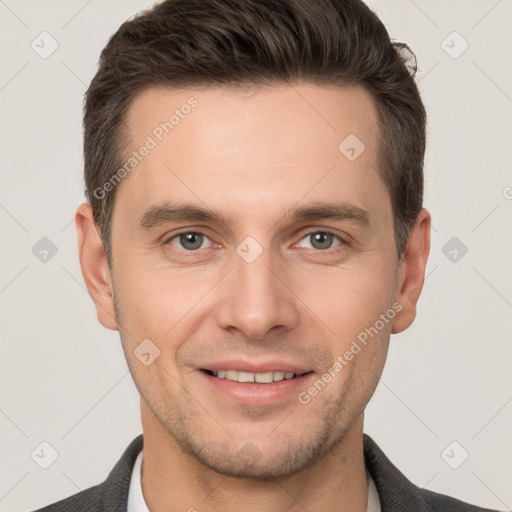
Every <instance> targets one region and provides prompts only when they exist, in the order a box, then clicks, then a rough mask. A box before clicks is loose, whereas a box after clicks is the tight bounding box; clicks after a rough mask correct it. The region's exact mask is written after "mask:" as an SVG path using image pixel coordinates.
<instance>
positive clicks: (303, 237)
mask: <svg viewBox="0 0 512 512" xmlns="http://www.w3.org/2000/svg"><path fill="white" fill-rule="evenodd" d="M316 233H323V234H327V235H332V236H333V237H334V238H337V239H338V241H339V242H340V243H339V245H336V246H334V247H330V248H328V249H324V250H322V249H314V248H313V250H316V251H318V252H324V253H328V252H331V251H336V250H340V249H341V248H343V247H344V246H345V247H346V246H348V245H349V243H348V242H347V241H346V240H344V239H343V238H341V236H340V235H337V234H336V233H334V232H332V231H328V230H319V229H315V230H312V231H309V232H307V233H304V235H303V236H302V237H301V238H300V241H302V240H304V239H305V238H307V237H308V236H311V235H314V234H316ZM187 234H194V235H203V236H204V237H206V238H210V237H209V236H208V235H207V234H206V233H204V232H203V231H196V230H195V231H191V230H188V231H180V232H179V233H175V234H174V235H172V236H171V237H169V238H166V239H165V240H164V242H163V245H168V244H169V243H170V242H171V240H174V239H175V238H178V237H179V236H181V235H187ZM308 249H309V248H308ZM178 250H181V251H182V252H187V253H191V254H194V253H197V252H199V250H200V249H196V250H191V251H190V250H186V249H178Z"/></svg>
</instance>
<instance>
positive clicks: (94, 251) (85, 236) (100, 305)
mask: <svg viewBox="0 0 512 512" xmlns="http://www.w3.org/2000/svg"><path fill="white" fill-rule="evenodd" d="M75 225H76V231H77V235H78V253H79V257H80V266H81V268H82V275H83V277H84V281H85V284H86V286H87V290H88V292H89V294H90V296H91V298H92V300H93V301H94V304H95V306H96V313H97V315H98V320H99V321H100V323H101V324H102V325H103V326H104V327H106V328H107V329H112V330H118V325H117V321H116V315H115V309H114V297H113V288H112V277H111V275H110V269H109V268H108V264H107V258H106V255H105V250H104V248H103V244H102V242H101V239H100V236H99V234H98V232H97V230H96V223H95V221H94V217H93V214H92V208H91V205H90V204H89V203H83V204H81V205H80V206H79V207H78V209H77V211H76V215H75Z"/></svg>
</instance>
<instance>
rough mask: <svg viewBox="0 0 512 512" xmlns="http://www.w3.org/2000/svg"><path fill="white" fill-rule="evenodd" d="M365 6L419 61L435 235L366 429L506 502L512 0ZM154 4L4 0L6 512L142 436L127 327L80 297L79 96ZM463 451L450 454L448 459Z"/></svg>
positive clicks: (434, 469) (83, 483) (400, 453)
mask: <svg viewBox="0 0 512 512" xmlns="http://www.w3.org/2000/svg"><path fill="white" fill-rule="evenodd" d="M369 3H370V5H371V6H372V7H373V8H374V9H375V10H376V11H377V13H378V14H379V15H380V16H381V18H382V19H383V21H384V22H385V23H386V26H387V27H388V30H389V32H390V34H391V36H392V37H393V38H394V39H397V40H402V41H406V42H407V43H408V44H409V45H410V46H411V47H412V49H413V50H414V51H415V53H416V55H417V57H418V63H419V68H420V70H419V72H418V74H417V80H418V82H419V87H420V89H421V92H422V95H423V99H424V101H425V104H426V107H427V110H428V116H429V129H428V135H429V140H428V150H427V156H426V168H425V172H426V200H425V206H426V207H427V208H428V209H429V210H430V211H431V213H432V216H433V225H434V229H433V232H432V250H431V256H430V262H429V265H428V277H427V279H426V282H425V288H424V292H423V297H422V299H421V300H420V306H419V317H418V319H417V320H416V322H415V323H414V325H413V326H412V327H411V328H410V329H409V330H408V331H407V332H405V333H403V334H400V335H397V336H393V337H392V341H391V348H390V353H389V359H388V363H387V367H386V369H385V371H384V374H383V377H382V381H381V383H380V384H379V386H378V389H377V391H376V393H375V395H374V398H373V399H372V401H371V403H370V405H369V407H368V410H367V416H366V427H365V430H366V432H367V433H369V434H370V435H371V436H372V437H373V438H374V439H375V440H376V441H377V442H378V443H379V444H380V446H381V447H382V448H383V449H384V451H385V452H386V453H387V455H388V456H389V457H390V458H391V460H392V461H393V462H394V463H395V464H396V465H397V466H398V467H399V468H400V469H401V470H402V471H403V472H404V473H405V474H406V475H407V476H408V477H409V478H410V479H411V480H412V481H413V482H415V483H416V484H417V485H419V486H422V487H423V486H424V487H426V488H428V489H431V490H433V491H437V492H442V493H447V494H451V495H454V496H456V497H458V498H460V499H463V500H466V501H469V502H473V503H475V504H478V505H480V506H487V507H493V508H498V509H501V510H510V507H511V506H512V486H511V485H510V483H511V482H512V461H511V453H512V436H511V435H510V434H511V432H512V428H511V427H512V403H511V402H512V386H511V372H510V366H511V364H510V363H511V360H512V359H511V355H512V347H511V343H510V340H511V325H512V322H511V321H510V320H511V308H512V303H511V301H512V289H511V283H512V280H511V273H512V271H511V265H510V262H511V261H512V244H511V237H510V215H511V209H512V200H511V197H512V188H510V187H512V175H511V173H510V169H511V161H512V158H511V146H512V133H511V132H512V123H511V112H512V99H511V98H512V66H511V53H512V40H511V39H512V36H511V33H512V30H511V29H512V27H511V25H512V23H511V20H512V16H511V15H512V4H511V1H510V0H500V1H496V0H471V1H469V0H464V1H462V0H459V1H455V0H452V1H446V0H436V1H432V0H429V1H427V0H421V1H420V0H414V1H412V0H401V1H400V2H399V1H397V0H395V1H391V0H372V1H370V2H369ZM149 5H150V2H149V0H148V1H142V0H129V1H127V0H123V1H121V0H116V1H110V2H101V1H99V0H89V1H84V0H72V1H66V2H64V1H61V2H58V1H56V0H53V1H38V2H34V1H28V0H18V1H15V0H5V1H1V0H0V16H1V32H0V37H1V48H2V57H1V77H0V107H1V116H0V119H1V134H0V144H1V162H0V172H1V191H0V219H1V225H2V232H1V240H2V251H1V253H0V254H1V265H0V272H1V275H0V307H1V313H2V321H1V327H2V345H1V350H2V353H1V358H0V365H1V367H0V371H1V403H0V413H1V414H0V427H1V432H2V435H1V437H0V443H1V446H0V448H1V456H0V464H1V468H0V470H1V478H0V510H1V511H22V510H30V509H32V508H36V507H39V506H42V505H44V504H47V503H49V502H53V501H56V500H58V499H61V498H63V497H65V496H68V495H71V494H74V493H76V492H78V491H79V490H81V489H85V488H87V487H90V486H91V485H94V484H97V483H99V482H101V481H103V480H104V479H105V478H106V476H107V474H108V473H109V472H110V470H111V469H112V467H113V465H114V463H115V462H116V461H117V460H118V458H119V457H120V455H121V453H122V452H123V451H124V449H125V448H126V446H127V445H128V443H129V442H130V441H131V440H132V439H133V438H134V437H135V436H136V435H137V434H139V433H140V432H141V424H140V419H139V408H138V407H139V398H138V393H137V390H136V388H135V386H134V384H133V382H132V380H131V377H130V375H129V373H128V369H127V365H126V362H125V360H124V356H123V353H122V350H121V345H120V341H119V336H118V333H117V332H112V331H108V330H106V329H104V328H103V327H102V326H101V325H100V324H99V323H98V321H97V319H96V314H95V310H94V307H93V303H92V300H91V299H90V297H89V295H88V293H87V291H86V290H85V287H84V283H83V279H82V276H81V271H80V267H79V262H78V253H77V248H76V245H77V244H76V233H75V227H74V223H73V217H74V212H75V210H76V207H77V205H78V204H79V203H80V202H82V200H83V196H82V154H81V151H82V148H81V144H82V140H81V137H82V133H81V131H82V129H81V107H82V95H83V93H84V92H85V90H86V86H87V84H88V83H89V82H90V80H91V78H92V76H93V74H94V73H95V70H96V63H97V60H98V57H99V54H100V51H101V49H102V48H103V46H104V45H105V44H106V42H107V39H108V37H109V36H110V35H111V34H112V33H113V32H114V31H115V30H116V29H117V28H118V26H119V25H120V24H121V22H122V21H124V20H125V19H127V18H128V17H130V16H132V15H133V14H135V13H136V12H137V11H139V10H140V9H142V8H145V7H147V6H149ZM43 31H47V32H49V33H50V34H51V36H52V37H53V38H54V39H55V40H56V41H57V42H58V45H59V47H58V49H57V50H56V51H55V53H53V54H52V55H51V56H50V57H49V58H47V59H43V58H41V57H40V56H39V55H38V54H37V53H36V52H35V51H34V50H33V49H32V48H31V43H32V41H33V40H36V42H37V41H38V40H39V39H37V38H38V36H39V34H40V33H41V32H43ZM453 31H457V32H458V33H459V34H460V35H461V36H462V37H463V38H464V39H465V40H466V41H467V43H468V44H469V47H468V49H467V50H466V51H465V52H464V53H463V54H462V55H460V56H459V57H458V58H452V57H451V56H450V55H448V54H447V53H446V51H445V49H443V47H442V46H441V44H442V41H444V40H446V42H445V44H444V46H445V48H447V49H448V50H449V51H450V52H451V53H452V54H454V53H456V52H458V51H459V50H460V49H461V48H462V46H461V44H463V41H462V40H460V39H457V36H453V35H450V34H452V32H453ZM447 37H448V39H446V38H447ZM40 44H41V43H40ZM447 46H448V47H447ZM449 47H452V48H449ZM46 48H48V46H46ZM507 187H508V188H507ZM42 237H48V238H49V239H50V240H51V241H52V242H53V243H54V244H55V245H56V246H57V248H58V252H57V254H56V255H55V256H53V257H52V258H51V259H49V261H47V262H46V263H43V262H41V261H40V260H39V259H38V258H36V256H35V255H34V254H33V253H32V247H33V246H34V245H35V244H36V243H37V242H38V241H39V240H40V239H41V238H42ZM452 237H457V238H458V239H459V240H460V241H461V242H462V243H464V244H465V246H467V248H468V252H467V254H465V255H464V256H461V254H462V253H461V252H460V250H459V252H458V261H456V262H452V261H450V259H449V258H448V257H447V256H445V254H444V253H443V251H442V248H443V247H444V246H445V244H446V243H447V242H448V241H449V240H450V239H451V238H452ZM449 250H452V249H451V248H450V247H449ZM445 252H447V253H448V252H449V251H448V250H445ZM451 257H453V253H452V255H451ZM43 441H46V442H48V443H50V444H51V445H52V446H53V447H54V448H55V449H56V450H57V452H58V453H59V457H58V459H57V460H56V461H55V462H54V463H53V464H52V465H51V466H50V467H49V468H48V469H42V468H41V467H39V465H37V464H36V463H35V462H34V460H33V459H32V458H31V453H32V452H33V451H34V450H35V449H36V448H38V447H39V445H40V443H41V442H43ZM452 441H457V442H458V443H459V444H460V446H461V447H463V448H462V449H464V450H466V451H467V452H468V453H469V458H468V459H467V460H466V461H465V462H464V463H463V464H462V465H461V466H460V467H459V469H452V468H451V467H449V465H448V464H447V463H446V460H448V459H447V458H446V457H445V458H444V459H443V457H442V456H441V454H442V453H443V450H444V449H445V448H446V447H447V446H448V445H449V444H450V443H452ZM462 449H461V448H458V447H456V448H455V450H454V451H453V452H452V451H451V450H448V454H449V455H450V456H451V457H449V459H450V462H451V463H452V464H453V461H455V462H456V461H457V460H458V459H459V457H461V453H462V451H461V450H462Z"/></svg>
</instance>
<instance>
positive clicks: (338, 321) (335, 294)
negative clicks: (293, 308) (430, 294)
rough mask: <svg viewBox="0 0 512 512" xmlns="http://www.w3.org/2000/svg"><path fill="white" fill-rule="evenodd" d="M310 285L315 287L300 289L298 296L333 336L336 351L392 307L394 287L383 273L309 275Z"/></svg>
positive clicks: (350, 271)
mask: <svg viewBox="0 0 512 512" xmlns="http://www.w3.org/2000/svg"><path fill="white" fill-rule="evenodd" d="M310 282H314V283H315V285H314V286H309V287H303V290H302V293H301V294H299V296H300V297H301V298H303V300H304V303H305V304H306V305H308V306H309V308H311V310H312V311H314V312H315V314H317V315H318V317H319V319H321V320H322V321H323V323H324V324H325V325H327V326H328V328H329V330H330V331H332V332H331V334H333V333H334V336H333V337H332V338H333V339H335V340H336V343H337V344H339V345H341V346H339V347H338V349H342V348H343V347H344V346H345V345H346V344H350V342H351V341H352V340H353V339H354V338H356V337H357V336H358V335H359V333H361V332H362V331H364V329H365V328H368V327H369V326H371V325H374V324H375V322H376V321H377V320H378V319H379V318H380V315H381V314H384V313H385V312H386V311H387V310H388V309H389V308H390V306H391V304H392V298H393V290H394V289H393V284H392V280H391V279H389V278H388V277H386V273H385V272H375V271H372V272H370V271H368V270H365V269H364V268H358V269H338V270H337V271H336V272H331V273H324V275H322V274H320V273H319V274H318V275H317V276H312V279H311V281H310ZM379 325H380V324H379ZM384 331H385V329H384Z"/></svg>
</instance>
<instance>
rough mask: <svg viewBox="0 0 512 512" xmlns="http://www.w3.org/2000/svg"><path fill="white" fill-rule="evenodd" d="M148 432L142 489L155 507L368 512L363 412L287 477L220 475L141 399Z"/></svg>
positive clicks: (156, 511) (170, 511)
mask: <svg viewBox="0 0 512 512" xmlns="http://www.w3.org/2000/svg"><path fill="white" fill-rule="evenodd" d="M141 412H142V426H143V434H144V458H143V465H142V478H141V480H142V491H143V495H144V499H145V501H146V503H147V505H148V507H149V509H150V510H151V512H163V511H164V510H165V511H166V512H174V511H189V512H199V511H201V512H206V511H211V512H214V511H215V512H217V511H218V512H220V511H222V512H231V511H239V510H244V511H247V512H253V511H261V510H265V511H268V512H295V511H299V510H300V511H304V510H337V511H340V512H348V511H351V512H365V511H366V507H367V497H368V485H367V480H366V472H365V465H364V455H363V438H362V436H363V415H361V416H360V417H359V418H357V419H356V421H354V423H353V424H352V425H351V427H350V428H349V430H348V431H347V432H346V434H345V435H344V437H343V438H342V440H341V441H340V442H339V443H338V444H337V445H336V446H335V447H334V449H332V450H330V451H329V453H328V454H326V455H325V456H323V457H322V458H320V459H318V460H317V461H316V462H315V463H314V464H312V465H310V466H308V467H307V468H305V469H304V470H302V471H300V472H298V473H296V474H293V475H290V476H287V477H282V478H275V479H267V480H255V479H243V478H233V477H228V476H225V475H221V474H219V473H217V472H215V471H213V470H211V469H209V468H207V467H205V466H204V465H202V464H201V463H200V462H199V461H197V460H196V459H195V458H194V457H192V456H191V455H190V454H189V453H188V452H186V451H184V450H183V449H182V448H181V446H179V445H178V444H177V443H176V441H175V439H174V438H173V437H172V436H171V435H170V434H169V433H168V432H167V431H166V430H165V429H164V428H163V427H162V426H161V424H160V423H159V422H158V420H157V419H156V418H155V417H154V416H153V414H152V413H151V411H150V410H149V409H148V408H147V405H146V404H145V403H144V401H143V400H141Z"/></svg>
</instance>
